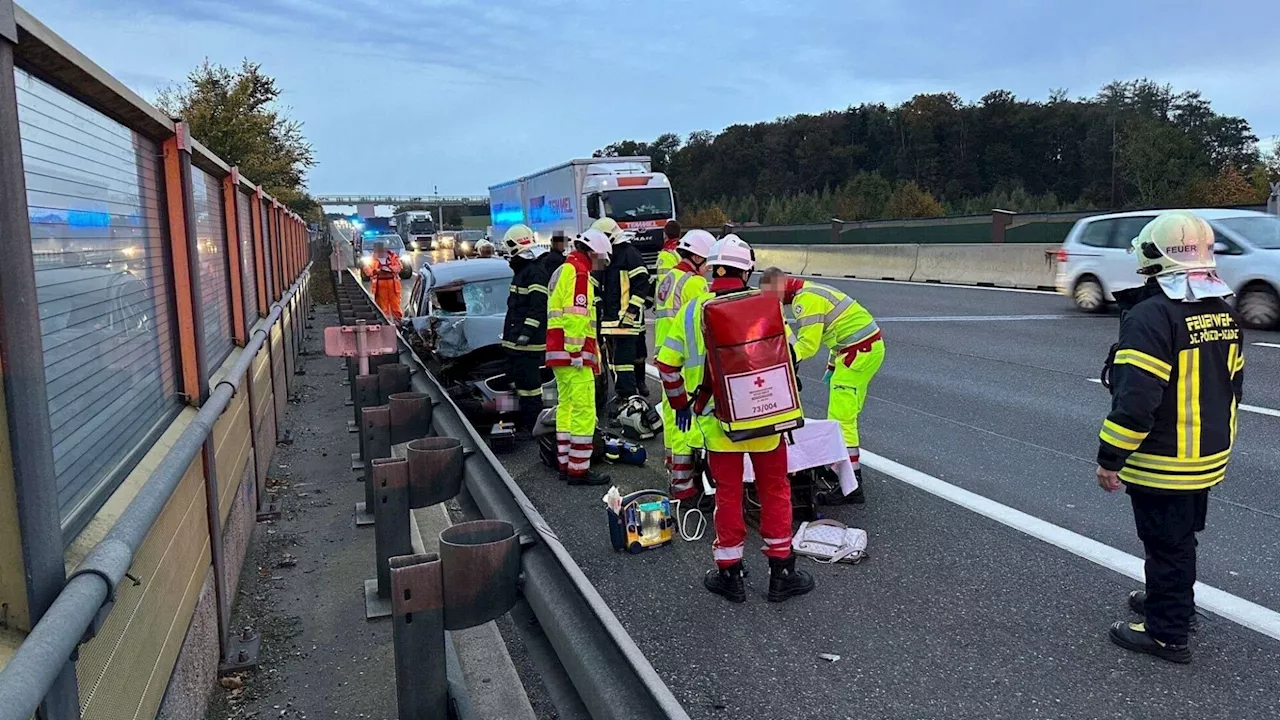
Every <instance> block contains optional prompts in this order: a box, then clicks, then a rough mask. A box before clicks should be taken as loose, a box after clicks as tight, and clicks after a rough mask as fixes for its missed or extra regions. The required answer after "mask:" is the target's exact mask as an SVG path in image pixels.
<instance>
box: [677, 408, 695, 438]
mask: <svg viewBox="0 0 1280 720" xmlns="http://www.w3.org/2000/svg"><path fill="white" fill-rule="evenodd" d="M676 427H678V428H680V432H689V429H690V428H692V427H693V408H691V407H689V406H688V405H685V406H684V407H682V408H680V409H679V410H677V411H676Z"/></svg>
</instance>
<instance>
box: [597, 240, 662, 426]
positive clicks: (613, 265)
mask: <svg viewBox="0 0 1280 720" xmlns="http://www.w3.org/2000/svg"><path fill="white" fill-rule="evenodd" d="M592 227H593V228H595V229H597V230H600V231H601V232H603V233H604V234H605V235H608V236H609V239H610V241H611V242H612V243H613V255H612V256H611V257H610V260H609V267H608V268H606V269H605V270H604V272H603V273H601V277H600V305H601V307H600V334H601V337H602V338H603V339H604V344H605V355H606V356H607V357H608V369H609V372H608V373H607V374H606V373H601V375H602V376H606V377H608V378H612V379H613V394H614V401H615V404H618V405H621V404H622V403H625V402H626V401H627V400H628V399H630V398H631V396H633V395H635V394H636V357H637V352H638V346H639V343H640V341H641V335H643V334H644V309H645V305H646V304H647V303H648V302H650V298H652V297H653V289H652V287H651V283H650V281H649V269H648V268H647V267H645V264H644V258H643V257H641V255H640V251H639V250H637V249H636V247H635V246H634V245H632V244H631V239H630V237H629V236H628V235H627V234H626V233H625V232H623V230H622V228H620V227H619V226H618V223H616V222H614V221H613V220H611V219H609V218H603V219H601V220H597V221H596V222H595V223H594V224H593V225H592ZM605 382H607V380H606V381H605ZM604 389H605V388H601V390H604ZM606 395H607V393H606V392H600V393H599V394H598V396H597V397H603V396H606Z"/></svg>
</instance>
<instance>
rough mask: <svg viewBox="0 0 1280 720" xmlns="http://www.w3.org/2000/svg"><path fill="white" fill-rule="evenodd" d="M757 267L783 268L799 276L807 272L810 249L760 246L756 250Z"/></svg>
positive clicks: (787, 246) (786, 246) (789, 246)
mask: <svg viewBox="0 0 1280 720" xmlns="http://www.w3.org/2000/svg"><path fill="white" fill-rule="evenodd" d="M755 251H756V267H758V268H761V269H763V268H767V267H776V268H781V269H782V270H785V271H786V272H789V273H795V274H797V275H799V274H802V273H804V272H805V267H806V266H807V265H808V264H809V248H807V247H795V246H792V245H760V246H757V247H756V248H755Z"/></svg>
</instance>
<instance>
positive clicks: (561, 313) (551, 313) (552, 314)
mask: <svg viewBox="0 0 1280 720" xmlns="http://www.w3.org/2000/svg"><path fill="white" fill-rule="evenodd" d="M563 316H564V311H563V310H555V309H552V310H548V311H547V319H548V320H550V319H551V318H558V317H563Z"/></svg>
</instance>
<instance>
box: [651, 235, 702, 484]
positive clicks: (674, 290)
mask: <svg viewBox="0 0 1280 720" xmlns="http://www.w3.org/2000/svg"><path fill="white" fill-rule="evenodd" d="M674 223H675V221H672V222H669V223H667V227H668V228H670V227H671V226H672V225H673V224H674ZM715 242H716V239H715V238H714V237H712V236H711V233H709V232H707V231H706V230H690V231H689V232H687V233H685V236H684V238H682V239H681V240H680V245H679V247H678V248H677V249H676V250H675V251H674V252H673V254H675V255H676V257H678V258H680V262H679V263H677V264H676V265H673V266H672V267H671V268H669V269H668V271H667V273H666V274H665V275H663V276H662V282H661V283H660V284H659V285H658V292H657V310H656V313H655V314H656V315H657V318H656V319H655V320H654V322H653V334H654V343H653V344H654V347H656V348H658V351H659V353H661V351H662V347H663V346H664V345H665V344H666V341H667V336H668V335H670V331H671V325H672V324H673V323H675V322H676V316H677V315H678V314H679V312H680V308H682V307H684V305H685V303H687V302H688V301H689V300H692V299H693V298H696V297H698V296H700V295H703V294H704V293H706V292H707V281H706V279H704V278H703V277H702V265H703V263H705V262H706V260H707V256H708V255H710V254H711V246H712V245H714V244H715ZM664 252H665V251H664ZM662 444H663V445H664V446H665V448H666V451H667V453H666V458H667V472H668V473H669V474H670V485H671V497H672V498H674V499H677V500H687V499H689V498H691V497H693V496H694V495H695V494H696V492H697V488H696V487H695V485H694V482H695V476H696V468H695V466H694V457H693V451H694V449H695V448H698V449H700V448H702V447H703V442H702V433H701V431H699V429H698V428H696V427H694V428H692V429H691V430H690V431H689V432H681V431H680V428H678V427H676V415H675V410H672V409H671V403H670V402H669V401H668V400H667V398H666V394H665V393H664V394H663V397H662Z"/></svg>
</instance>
